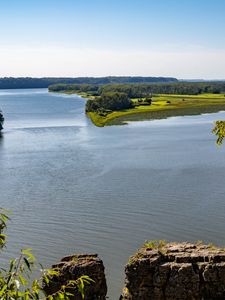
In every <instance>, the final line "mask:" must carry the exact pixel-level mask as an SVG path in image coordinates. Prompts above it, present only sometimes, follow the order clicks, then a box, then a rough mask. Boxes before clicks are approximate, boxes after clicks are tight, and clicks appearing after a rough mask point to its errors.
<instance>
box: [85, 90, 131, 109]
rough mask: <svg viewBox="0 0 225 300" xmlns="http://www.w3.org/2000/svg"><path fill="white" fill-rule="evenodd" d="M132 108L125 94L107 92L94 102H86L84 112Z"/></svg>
mask: <svg viewBox="0 0 225 300" xmlns="http://www.w3.org/2000/svg"><path fill="white" fill-rule="evenodd" d="M131 107H132V102H131V100H130V99H129V97H128V95H127V94H126V93H120V92H107V93H104V94H103V95H102V96H101V97H99V98H96V99H95V100H88V101H87V103H86V108H85V109H86V112H99V111H102V110H110V111H117V110H123V109H127V108H131Z"/></svg>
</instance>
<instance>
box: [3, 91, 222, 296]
mask: <svg viewBox="0 0 225 300" xmlns="http://www.w3.org/2000/svg"><path fill="white" fill-rule="evenodd" d="M39 92H41V93H39ZM4 93H5V94H4ZM4 93H3V94H2V95H0V107H1V108H2V109H3V111H4V115H5V117H6V122H5V130H4V140H3V139H0V169H1V195H0V197H1V198H0V206H3V207H6V208H9V209H12V210H13V212H14V215H13V218H12V223H11V224H10V227H9V232H8V234H9V244H8V249H7V253H6V255H8V256H12V255H15V254H16V253H17V251H18V250H19V249H20V248H21V247H22V246H24V247H28V246H29V247H32V248H33V249H35V254H36V255H37V256H38V258H39V259H40V260H41V261H42V262H43V263H46V264H47V265H50V264H51V263H54V262H56V261H57V260H58V259H60V258H61V257H62V256H65V255H67V254H70V253H74V252H76V253H77V252H97V253H99V255H100V256H101V257H102V258H103V260H104V263H105V266H106V274H107V277H108V283H109V296H110V299H113V300H114V299H118V295H119V293H120V291H121V285H122V278H123V265H124V264H125V263H126V262H127V260H128V257H129V255H131V254H132V253H134V252H135V251H136V249H137V248H138V247H139V246H140V245H141V244H142V243H143V242H144V240H146V239H149V240H151V239H166V240H172V241H173V240H190V241H195V240H204V241H206V242H213V243H215V244H220V245H223V244H225V237H224V221H225V202H224V196H225V186H224V177H225V147H221V148H218V147H216V146H215V137H214V136H213V135H212V134H211V129H212V127H213V121H214V120H215V119H217V118H219V119H221V118H224V115H225V114H224V113H220V114H214V115H205V116H194V117H184V118H171V119H168V120H161V121H159V120H157V121H152V122H143V123H142V122H137V123H133V122H132V123H131V124H129V125H127V126H118V127H116V126H112V127H106V128H96V127H94V126H93V125H92V124H91V123H90V122H89V120H88V119H86V117H85V115H84V114H83V110H84V100H83V99H81V98H80V97H76V96H61V95H54V94H48V93H47V91H46V90H25V91H20V92H19V93H17V92H16V91H13V92H11V91H10V93H12V95H11V94H7V93H8V91H4ZM3 141H4V143H3ZM3 145H4V148H3Z"/></svg>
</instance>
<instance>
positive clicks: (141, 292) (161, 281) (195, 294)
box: [121, 242, 225, 300]
mask: <svg viewBox="0 0 225 300" xmlns="http://www.w3.org/2000/svg"><path fill="white" fill-rule="evenodd" d="M125 273H126V280H125V288H124V290H123V295H122V297H121V299H124V300H213V299H215V300H220V299H221V300H222V299H225V250H224V249H219V248H215V247H213V246H210V245H203V244H201V243H197V244H190V243H168V244H164V243H162V242H155V243H154V242H151V243H146V244H145V245H144V246H143V247H142V248H141V249H140V250H139V251H138V252H137V253H136V254H135V255H134V256H132V257H131V258H130V260H129V263H128V264H127V265H126V267H125Z"/></svg>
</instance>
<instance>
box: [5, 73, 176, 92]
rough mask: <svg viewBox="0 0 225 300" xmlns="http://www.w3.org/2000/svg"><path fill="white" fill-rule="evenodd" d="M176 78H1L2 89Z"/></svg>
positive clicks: (147, 81) (154, 80) (167, 80)
mask: <svg viewBox="0 0 225 300" xmlns="http://www.w3.org/2000/svg"><path fill="white" fill-rule="evenodd" d="M176 81H177V79H176V78H170V77H129V76H128V77H126V76H121V77H117V76H114V77H113V76H112V77H97V78H95V77H76V78H67V77H65V78H55V77H45V78H31V77H19V78H13V77H5V78H0V89H21V88H47V87H48V86H49V85H52V84H62V83H64V84H72V83H73V84H92V85H100V84H110V83H138V82H143V83H151V82H176Z"/></svg>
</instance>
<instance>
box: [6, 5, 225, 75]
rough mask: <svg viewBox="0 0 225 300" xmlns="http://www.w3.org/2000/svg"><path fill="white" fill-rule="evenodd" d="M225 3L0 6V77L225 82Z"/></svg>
mask: <svg viewBox="0 0 225 300" xmlns="http://www.w3.org/2000/svg"><path fill="white" fill-rule="evenodd" d="M224 14H225V0H104V1H103V0H29V1H28V0H0V77H6V76H17V77H19V76H33V77H44V76H54V77H62V76H64V77H77V76H109V75H115V76H116V75H120V76H122V75H130V76H173V77H176V78H179V79H225V39H224V29H225V15H224Z"/></svg>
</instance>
